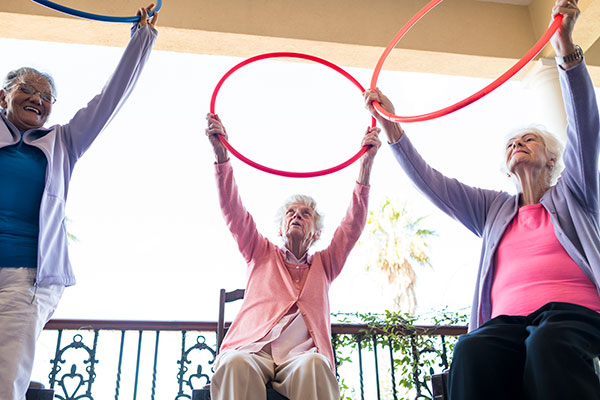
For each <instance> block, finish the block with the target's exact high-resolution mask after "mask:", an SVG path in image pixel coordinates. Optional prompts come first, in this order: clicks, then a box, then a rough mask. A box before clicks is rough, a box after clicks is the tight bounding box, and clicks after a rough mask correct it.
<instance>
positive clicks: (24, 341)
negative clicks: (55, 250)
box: [0, 268, 64, 400]
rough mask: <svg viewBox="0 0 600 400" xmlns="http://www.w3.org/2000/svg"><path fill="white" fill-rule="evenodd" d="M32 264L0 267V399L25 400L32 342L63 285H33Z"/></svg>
mask: <svg viewBox="0 0 600 400" xmlns="http://www.w3.org/2000/svg"><path fill="white" fill-rule="evenodd" d="M35 273H36V269H35V268H0V400H25V392H27V387H28V386H29V378H30V376H31V370H32V369H33V361H34V357H35V343H36V341H37V339H38V337H39V336H40V333H41V332H42V329H43V328H44V325H45V324H46V322H47V321H48V320H49V319H50V317H51V316H52V313H54V310H55V309H56V306H57V305H58V301H59V300H60V297H61V296H62V293H63V290H64V286H62V285H53V286H50V287H38V288H35V287H34V286H33V281H34V280H35Z"/></svg>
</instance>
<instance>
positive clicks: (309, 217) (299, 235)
mask: <svg viewBox="0 0 600 400" xmlns="http://www.w3.org/2000/svg"><path fill="white" fill-rule="evenodd" d="M279 233H280V235H281V236H282V237H283V238H284V240H285V241H286V242H288V241H290V240H301V241H307V242H308V243H309V244H310V243H312V242H314V241H315V240H317V238H318V237H319V234H320V232H319V231H317V227H316V223H315V210H313V209H312V207H310V206H309V205H307V204H304V203H301V202H295V203H291V204H289V205H288V206H287V207H286V209H285V213H284V215H283V218H282V219H281V227H280V231H279Z"/></svg>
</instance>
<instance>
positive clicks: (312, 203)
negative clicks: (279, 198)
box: [275, 194, 323, 232]
mask: <svg viewBox="0 0 600 400" xmlns="http://www.w3.org/2000/svg"><path fill="white" fill-rule="evenodd" d="M294 203H301V204H305V205H307V206H309V207H310V208H311V209H312V210H313V212H314V213H315V228H316V230H317V232H320V231H321V230H322V229H323V215H321V213H320V212H319V210H318V209H317V202H316V200H315V199H313V198H312V197H310V196H307V195H304V194H294V195H291V196H290V197H288V198H287V199H286V200H285V201H284V202H283V205H282V206H281V207H279V209H278V210H277V213H276V214H275V221H276V222H277V227H278V228H279V227H281V222H282V221H283V217H284V216H285V212H286V211H287V209H288V207H289V206H290V205H291V204H294Z"/></svg>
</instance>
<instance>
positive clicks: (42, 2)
mask: <svg viewBox="0 0 600 400" xmlns="http://www.w3.org/2000/svg"><path fill="white" fill-rule="evenodd" d="M31 1H33V2H34V3H38V4H40V5H42V6H45V7H48V8H51V9H53V10H54V11H58V12H61V13H64V14H69V15H72V16H74V17H79V18H85V19H91V20H94V21H104V22H128V23H133V22H138V21H139V20H140V16H139V15H135V16H133V17H112V16H110V15H100V14H90V13H88V12H85V11H79V10H75V9H74V8H69V7H65V6H62V5H60V4H57V3H53V2H51V1H48V0H31ZM161 7H162V0H157V1H156V7H154V10H152V11H151V12H150V13H149V14H148V18H150V17H152V16H153V15H154V13H155V12H157V11H159V10H160V8H161Z"/></svg>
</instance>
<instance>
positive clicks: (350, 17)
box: [0, 0, 600, 86]
mask: <svg viewBox="0 0 600 400" xmlns="http://www.w3.org/2000/svg"><path fill="white" fill-rule="evenodd" d="M61 4H63V5H66V6H68V7H73V8H78V9H82V10H85V11H88V12H92V13H99V14H107V15H115V16H123V15H133V14H134V12H133V10H135V9H136V8H137V7H139V6H140V0H135V1H134V0H119V1H116V0H113V1H110V2H107V1H105V2H98V1H95V0H62V1H61ZM426 4H427V1H423V0H369V1H365V0H327V1H323V0H302V1H300V0H164V4H163V7H162V10H161V12H160V19H159V30H160V35H159V39H158V41H157V43H156V47H155V48H157V49H162V50H169V51H176V52H189V53H202V54H216V55H232V56H240V57H249V56H253V55H256V54H259V53H263V52H270V51H297V52H302V53H309V54H313V55H315V56H319V57H323V58H326V59H327V60H329V61H332V62H334V63H336V64H340V65H344V66H350V67H363V68H373V67H374V66H375V65H376V63H377V60H378V59H379V57H380V55H381V53H382V51H383V49H384V48H385V47H386V46H387V44H388V43H389V41H390V40H391V39H392V38H393V37H394V35H395V34H396V32H397V31H398V30H399V29H400V27H401V26H402V25H404V24H405V23H406V21H408V20H409V19H410V18H411V17H412V16H413V15H414V14H415V13H416V12H417V11H419V10H420V9H421V8H422V7H423V6H425V5H426ZM553 4H554V1H552V0H505V1H502V0H495V1H486V0H446V1H444V2H442V3H441V4H439V5H438V6H437V7H436V8H434V9H433V10H432V11H431V12H430V13H429V14H427V15H426V16H425V17H424V18H423V19H421V21H419V22H418V23H417V24H416V25H415V26H414V27H413V29H412V30H411V31H410V32H408V34H407V35H406V36H405V37H404V38H403V39H402V40H401V41H400V43H399V44H398V45H397V46H396V49H395V50H394V51H392V53H391V54H390V56H389V57H388V60H387V61H386V63H385V66H384V68H385V69H390V70H405V71H420V72H430V73H440V74H450V75H465V76H475V77H485V78H494V77H497V76H499V75H500V74H502V73H503V72H504V71H506V70H507V69H508V68H510V67H511V66H512V65H513V64H514V63H515V62H516V61H517V60H518V59H520V58H521V57H522V56H523V55H524V54H525V53H526V52H527V51H528V50H529V49H530V48H531V47H532V45H533V44H534V43H535V42H536V41H537V40H538V39H539V38H540V37H541V35H542V34H543V33H544V32H545V31H546V29H547V26H548V23H549V20H550V10H551V8H552V6H553ZM579 6H580V9H581V10H582V14H581V16H580V18H579V21H578V23H577V26H576V30H575V32H574V35H573V36H574V41H575V42H576V43H577V44H579V45H580V46H581V48H582V49H583V50H584V53H585V56H586V62H587V64H588V65H589V66H590V71H591V74H592V77H593V80H594V84H595V85H596V86H600V43H599V42H600V41H599V40H598V38H599V37H600V1H598V0H579ZM128 30H129V27H128V26H125V25H124V24H112V23H105V22H95V21H87V20H82V19H77V18H73V17H70V16H67V15H64V14H60V13H57V12H55V11H53V10H50V9H47V8H45V7H42V6H40V5H38V4H36V3H34V2H32V1H28V0H2V1H1V2H0V37H5V38H17V39H28V40H47V41H57V42H66V43H84V44H86V43H91V44H98V45H107V46H124V45H125V43H126V42H127V40H128V35H127V33H126V32H127V31H128ZM553 56H554V54H553V51H552V49H551V47H550V46H546V48H545V49H544V50H542V52H541V53H540V55H539V56H538V57H553ZM530 68H531V64H530V65H529V66H527V67H526V68H525V69H524V71H523V72H521V73H519V74H518V75H517V76H516V79H522V78H523V77H524V76H525V75H526V74H527V70H528V69H530Z"/></svg>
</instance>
